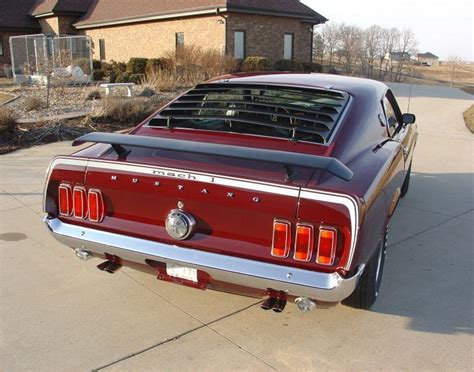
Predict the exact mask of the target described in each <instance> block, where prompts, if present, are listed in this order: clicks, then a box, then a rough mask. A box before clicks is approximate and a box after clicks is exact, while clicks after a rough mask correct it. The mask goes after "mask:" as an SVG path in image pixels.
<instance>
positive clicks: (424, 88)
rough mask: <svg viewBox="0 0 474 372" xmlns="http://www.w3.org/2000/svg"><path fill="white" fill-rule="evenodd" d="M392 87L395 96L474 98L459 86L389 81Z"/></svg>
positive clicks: (468, 99) (467, 99) (469, 99)
mask: <svg viewBox="0 0 474 372" xmlns="http://www.w3.org/2000/svg"><path fill="white" fill-rule="evenodd" d="M387 85H388V86H389V87H390V89H392V91H393V94H395V97H398V98H401V97H410V96H411V97H412V98H416V97H424V98H444V99H456V100H466V101H472V100H474V96H473V95H471V94H469V93H466V92H464V91H462V90H461V89H458V88H450V87H443V86H437V85H416V84H406V83H387Z"/></svg>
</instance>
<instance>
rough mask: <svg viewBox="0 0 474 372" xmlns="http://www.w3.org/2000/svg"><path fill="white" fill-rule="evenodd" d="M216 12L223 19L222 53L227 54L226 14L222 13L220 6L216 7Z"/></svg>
mask: <svg viewBox="0 0 474 372" xmlns="http://www.w3.org/2000/svg"><path fill="white" fill-rule="evenodd" d="M216 14H217V15H218V16H219V17H221V18H222V19H223V20H224V21H223V22H224V53H225V55H227V52H228V51H227V16H225V15H223V14H222V12H221V9H220V8H216Z"/></svg>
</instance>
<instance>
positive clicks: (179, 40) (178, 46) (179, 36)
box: [175, 32, 184, 51]
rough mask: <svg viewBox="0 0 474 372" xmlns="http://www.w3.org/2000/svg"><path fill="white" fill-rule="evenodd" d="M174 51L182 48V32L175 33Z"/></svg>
mask: <svg viewBox="0 0 474 372" xmlns="http://www.w3.org/2000/svg"><path fill="white" fill-rule="evenodd" d="M175 37H176V51H180V50H182V49H183V48H184V32H177V33H176V36H175Z"/></svg>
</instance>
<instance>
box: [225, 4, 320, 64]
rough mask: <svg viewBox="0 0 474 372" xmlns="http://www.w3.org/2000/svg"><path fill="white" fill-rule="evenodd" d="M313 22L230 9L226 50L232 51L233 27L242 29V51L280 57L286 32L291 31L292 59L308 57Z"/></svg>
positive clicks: (273, 57)
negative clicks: (236, 11) (243, 44)
mask: <svg viewBox="0 0 474 372" xmlns="http://www.w3.org/2000/svg"><path fill="white" fill-rule="evenodd" d="M311 29H312V26H311V25H310V24H309V23H303V22H301V21H300V20H298V19H295V18H285V17H275V16H265V15H257V14H245V13H229V14H228V20H227V53H228V54H230V55H233V53H234V31H245V39H246V43H245V44H246V48H245V49H246V51H245V55H246V56H247V57H249V56H261V57H266V58H269V59H272V60H278V59H283V52H284V51H283V48H284V41H283V40H284V36H285V33H293V34H294V37H293V45H294V48H293V54H294V59H298V60H301V61H311V59H312V56H311V46H312V43H313V35H312V33H311V31H310V30H311Z"/></svg>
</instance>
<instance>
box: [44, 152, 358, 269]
mask: <svg viewBox="0 0 474 372" xmlns="http://www.w3.org/2000/svg"><path fill="white" fill-rule="evenodd" d="M58 165H73V166H83V167H86V168H87V170H89V169H90V168H95V169H106V170H115V171H120V172H131V173H139V174H146V175H149V176H157V177H167V178H172V179H183V180H186V179H187V180H189V181H195V182H203V183H210V184H216V185H221V186H229V187H235V188H240V189H246V190H251V191H260V192H266V193H270V194H276V195H284V196H290V197H294V198H298V197H299V198H300V199H307V200H314V201H321V202H325V203H331V204H339V205H343V206H344V207H346V208H347V210H348V212H349V217H350V221H351V244H350V250H349V258H348V260H347V264H346V266H345V267H344V269H345V270H349V269H350V267H351V264H352V259H353V257H354V251H355V246H356V243H357V235H358V232H359V207H358V204H357V201H356V200H355V199H354V198H353V197H351V196H349V195H346V194H339V193H331V192H327V191H319V190H312V189H305V188H302V189H300V188H299V187H296V186H284V185H280V184H275V183H268V182H261V181H250V180H247V179H242V178H235V177H226V176H221V175H215V174H210V173H202V172H193V171H187V170H183V169H174V168H164V167H154V166H149V165H144V164H133V163H121V162H117V161H109V160H88V159H75V158H65V157H61V158H56V159H54V160H53V161H52V162H51V164H50V166H49V169H48V176H47V177H46V184H45V189H44V211H46V190H47V185H48V184H49V178H50V177H51V172H52V170H53V169H54V168H56V166H58ZM170 174H174V175H173V176H171V175H170ZM180 176H182V177H180Z"/></svg>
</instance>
